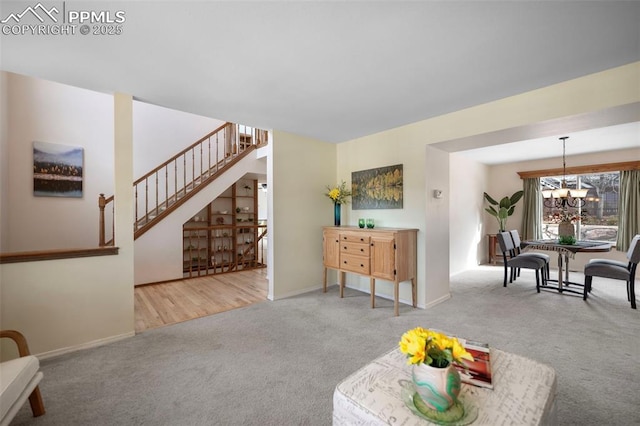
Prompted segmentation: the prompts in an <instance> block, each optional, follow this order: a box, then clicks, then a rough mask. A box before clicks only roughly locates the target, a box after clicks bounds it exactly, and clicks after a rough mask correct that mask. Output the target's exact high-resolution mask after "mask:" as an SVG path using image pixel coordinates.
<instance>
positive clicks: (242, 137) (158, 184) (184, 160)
mask: <svg viewBox="0 0 640 426" xmlns="http://www.w3.org/2000/svg"><path fill="white" fill-rule="evenodd" d="M243 129H244V130H243ZM268 139H269V133H268V131H267V130H262V129H256V128H250V127H249V126H242V125H239V124H234V123H230V122H226V123H224V124H223V125H221V126H219V127H218V128H217V129H215V130H213V131H212V132H209V133H208V134H206V135H205V136H203V137H202V138H200V139H199V140H197V141H196V142H194V143H193V144H191V145H190V146H188V147H187V148H185V149H183V150H182V151H180V152H179V153H177V154H175V155H174V156H172V157H171V158H169V159H168V160H166V161H165V162H163V163H162V164H160V165H159V166H157V167H156V168H154V169H153V170H151V171H149V172H148V173H146V174H145V175H143V176H141V177H140V178H138V179H137V180H136V181H135V182H134V183H133V186H134V203H135V204H134V215H135V218H134V220H135V223H134V239H137V238H139V237H140V236H141V235H143V234H144V233H145V232H146V231H147V230H148V229H150V228H151V227H153V225H155V224H156V223H158V222H159V221H160V220H161V219H162V218H163V217H165V216H167V215H168V214H169V213H170V212H172V211H174V210H175V209H176V208H177V207H178V206H180V205H182V204H184V202H185V201H186V200H188V199H189V198H191V197H193V196H194V195H195V194H196V193H198V192H199V191H200V190H201V189H202V188H203V187H204V186H206V185H207V184H209V183H211V182H212V181H213V180H214V179H215V178H216V177H217V176H219V174H220V173H221V171H222V170H223V169H228V168H229V167H230V166H232V165H234V164H235V163H237V162H238V161H239V160H240V159H241V158H243V157H244V156H246V155H247V154H248V153H249V152H250V151H252V150H253V149H255V148H257V147H261V146H264V145H266V144H267V143H268ZM221 144H222V145H221ZM212 149H214V150H215V155H212V153H211V150H212ZM205 163H206V164H205ZM198 167H199V169H198ZM141 186H142V188H140V187H141ZM150 197H154V199H150ZM110 202H113V196H110V197H107V198H105V197H104V194H100V198H99V200H98V206H99V208H100V226H99V228H100V229H99V232H100V235H99V243H100V246H108V245H113V244H115V242H114V241H113V239H112V240H107V238H106V237H105V233H106V226H107V225H106V223H105V222H106V220H105V213H104V208H105V207H106V205H107V204H108V203H110ZM140 210H144V211H140ZM112 227H113V223H112Z"/></svg>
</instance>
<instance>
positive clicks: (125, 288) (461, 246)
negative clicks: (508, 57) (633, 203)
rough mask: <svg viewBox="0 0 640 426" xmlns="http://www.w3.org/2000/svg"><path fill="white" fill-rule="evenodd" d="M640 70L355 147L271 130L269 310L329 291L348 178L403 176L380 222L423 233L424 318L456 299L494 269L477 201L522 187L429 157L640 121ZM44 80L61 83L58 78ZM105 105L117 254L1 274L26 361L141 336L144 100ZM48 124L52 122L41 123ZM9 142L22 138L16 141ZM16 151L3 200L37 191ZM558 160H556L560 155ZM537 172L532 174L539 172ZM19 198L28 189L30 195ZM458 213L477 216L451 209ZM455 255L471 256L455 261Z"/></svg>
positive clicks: (362, 139) (458, 114)
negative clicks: (326, 265) (489, 137)
mask: <svg viewBox="0 0 640 426" xmlns="http://www.w3.org/2000/svg"><path fill="white" fill-rule="evenodd" d="M4 41H5V40H3V43H4ZM3 48H4V47H3ZM3 55H4V53H3ZM3 69H4V67H3ZM639 70H640V63H638V62H630V63H628V64H626V65H622V66H615V67H610V68H608V69H606V70H604V71H599V72H595V73H588V74H587V75H584V76H580V77H577V78H570V79H566V80H563V81H561V82H558V83H556V84H552V85H548V86H545V87H540V88H538V89H535V90H528V91H525V92H521V93H520V94H516V95H512V96H500V97H498V99H496V100H492V101H490V102H486V103H483V104H481V105H476V106H469V107H467V108H460V109H458V110H455V112H448V113H443V114H441V115H438V116H436V117H433V118H428V119H424V120H423V119H417V120H411V119H408V121H409V122H410V124H405V125H401V126H397V127H395V128H390V129H389V130H384V131H380V132H377V133H375V134H370V135H365V136H358V137H354V138H350V139H348V140H346V141H344V142H342V143H339V144H334V143H331V142H327V141H324V140H321V139H318V138H314V137H311V136H300V135H298V134H296V133H295V132H293V131H289V130H284V129H286V128H284V129H283V128H282V127H275V128H274V129H273V143H272V144H271V145H270V147H269V148H268V154H267V156H266V158H267V176H268V186H269V188H273V191H270V193H269V200H268V202H269V205H270V206H276V208H273V209H270V211H269V218H268V221H269V226H270V229H273V232H274V234H273V238H272V239H271V241H270V244H271V246H270V250H269V252H270V256H272V258H271V259H270V261H269V265H270V268H269V269H270V270H269V281H270V286H271V288H270V299H271V300H273V301H276V300H283V299H285V298H289V297H294V296H297V295H301V294H304V293H306V292H309V291H314V290H317V289H319V288H320V286H321V280H322V253H321V241H320V238H321V237H320V235H321V233H320V232H321V231H320V230H321V227H322V226H324V225H328V224H330V223H331V221H332V216H331V214H332V212H331V206H330V204H329V203H328V202H327V200H326V198H325V197H324V196H323V195H322V192H323V190H324V188H325V186H326V185H330V184H334V183H336V182H339V181H340V180H345V181H349V180H350V177H351V173H352V172H353V171H357V170H363V169H368V168H372V167H378V166H384V165H390V164H403V165H404V171H405V176H404V188H405V205H404V208H403V209H402V210H401V211H378V212H376V217H375V219H376V223H377V224H379V226H396V227H412V228H418V229H419V230H420V232H419V237H418V258H419V259H420V262H419V270H418V276H419V279H418V300H419V307H420V308H421V310H422V309H424V310H425V311H428V310H429V308H432V307H435V306H437V305H438V304H440V302H443V301H445V300H447V299H448V298H449V297H450V291H451V289H450V284H449V283H450V276H452V275H455V274H457V273H459V272H462V271H464V270H465V269H466V268H468V267H475V266H476V265H477V264H478V263H482V262H483V261H484V259H486V241H485V240H484V237H485V235H486V234H487V233H488V232H491V231H492V230H494V229H491V226H492V222H491V221H490V218H488V217H486V214H485V213H484V212H483V208H482V207H481V206H482V193H483V192H484V191H487V192H490V193H496V194H502V193H505V194H507V193H509V194H510V193H513V192H514V191H515V190H517V189H520V188H521V182H520V180H519V178H518V177H517V175H514V174H513V173H512V172H513V170H507V167H506V166H505V168H500V167H497V168H488V167H486V166H483V165H481V164H478V163H475V162H473V161H470V160H468V159H466V158H462V157H460V156H458V155H456V154H450V153H449V152H447V151H446V150H443V149H438V148H435V147H433V146H432V145H435V144H439V143H447V142H449V141H453V140H464V139H465V138H472V137H474V136H478V135H480V136H481V135H486V134H492V133H493V132H498V131H501V130H504V129H531V128H535V127H536V126H540V128H544V126H545V124H547V123H549V122H556V121H557V120H558V121H562V120H565V119H566V120H567V121H568V122H570V121H571V119H574V118H576V117H581V116H585V115H590V114H592V116H593V117H594V121H595V118H597V117H598V116H599V113H606V112H608V111H612V110H616V109H617V108H622V107H625V106H629V105H631V106H633V105H636V108H637V104H638V102H640V94H639V93H638V89H637V88H638V85H637V81H638V80H637V76H638V73H639V72H640V71H639ZM27 71H28V70H25V71H24V74H25V75H30V74H34V75H35V74H38V73H36V72H33V73H29V72H27ZM50 80H52V81H55V79H54V78H53V77H51V78H50ZM2 81H3V84H2V97H1V98H2V99H3V100H7V99H8V97H7V96H5V94H6V93H7V90H8V87H7V79H6V76H4V75H3V80H2ZM110 90H114V89H113V88H111V89H110ZM104 96H108V97H112V99H113V104H114V107H113V111H114V113H113V120H112V121H110V122H109V120H107V123H106V124H105V126H111V127H112V128H113V129H114V130H113V137H111V138H108V137H107V138H106V140H103V141H102V142H101V143H100V147H101V148H100V149H101V150H103V151H104V152H114V154H113V170H115V171H116V172H114V181H115V184H114V189H115V194H116V197H117V199H120V200H123V201H122V202H121V203H120V204H118V205H117V206H116V223H118V224H119V226H117V232H118V235H117V238H116V239H117V241H118V247H119V254H118V255H117V256H104V257H95V258H84V259H65V260H57V261H44V262H29V263H26V264H7V265H2V306H1V308H2V314H1V315H2V317H1V320H2V328H16V329H20V330H22V331H24V332H25V333H26V334H28V335H29V337H30V344H31V345H32V350H33V351H34V352H35V353H37V354H44V355H47V356H49V357H54V356H56V355H60V354H63V353H65V352H69V351H75V350H78V349H82V348H85V347H90V346H96V345H99V344H104V343H110V342H114V341H116V340H120V339H125V338H127V337H131V336H132V335H133V333H132V330H133V296H132V292H133V290H132V289H133V284H134V282H135V279H134V276H135V252H134V242H133V238H132V232H133V231H132V226H131V224H132V218H131V211H132V207H133V206H132V201H131V202H130V201H127V200H131V199H132V194H131V182H132V181H133V180H134V179H135V178H136V177H137V176H136V175H135V174H134V171H133V166H132V164H133V155H134V154H133V152H134V149H135V143H134V140H133V136H132V135H133V132H134V129H133V125H132V116H133V113H132V109H133V107H132V105H133V100H134V97H137V96H139V95H138V94H137V93H131V94H122V93H116V94H115V95H113V96H112V95H104ZM5 102H6V101H5ZM3 111H5V112H4V113H3V114H2V117H1V120H2V128H3V129H9V128H10V127H11V126H9V124H11V123H14V120H15V119H16V117H15V115H14V114H16V113H17V112H15V111H13V110H12V108H11V105H7V104H3ZM40 112H41V113H46V110H45V111H44V112H43V111H40ZM323 121H324V120H323ZM327 121H330V120H327ZM259 124H260V123H256V125H259ZM14 125H15V124H14ZM12 129H13V131H17V132H19V131H20V129H19V128H18V129H17V130H16V129H15V128H12ZM577 130H578V129H576V128H572V129H571V131H577ZM66 135H67V134H66V133H64V134H63V135H62V136H60V137H53V136H52V135H46V136H43V137H46V138H48V139H50V138H51V137H53V138H54V139H55V140H57V141H59V142H60V143H69V142H71V141H70V140H69V138H68V137H66ZM32 141H33V139H32V137H31V136H30V137H23V138H22V139H21V140H20V141H19V143H21V144H27V145H29V144H31V143H32ZM9 143H12V144H13V143H15V141H14V140H11V141H9V140H7V138H6V134H5V133H4V131H3V142H2V148H3V155H2V162H3V163H2V185H3V188H2V191H3V192H2V193H3V195H4V194H7V193H9V186H10V185H11V188H12V190H13V185H16V181H17V182H20V181H22V182H29V180H30V179H31V175H30V169H29V168H28V167H25V164H24V161H23V164H22V165H21V166H20V167H22V168H19V169H18V170H19V172H17V173H16V174H13V173H12V170H15V168H16V167H17V165H16V164H14V163H12V162H11V159H12V158H9V157H7V156H5V155H4V153H5V152H6V151H5V150H6V149H8V147H7V145H8V144H9ZM27 149H30V145H29V146H28V147H27ZM552 158H555V159H557V158H558V153H554V154H553V155H552ZM631 159H636V160H637V159H639V157H638V153H637V150H626V151H620V152H609V153H606V154H603V153H598V154H592V155H585V156H579V157H575V158H573V159H572V164H575V165H578V164H591V163H594V162H595V163H603V162H616V161H628V160H631ZM549 162H553V163H554V164H556V163H557V160H553V159H552V160H547V161H545V162H544V163H545V164H548V163H549ZM541 164H542V163H538V164H535V165H534V164H530V165H527V167H529V166H531V167H532V168H544V166H541ZM503 172H504V173H507V174H508V176H509V177H505V175H504V174H503ZM24 185H26V186H27V187H28V184H24ZM438 188H440V189H444V190H445V198H444V199H443V200H436V199H433V198H432V197H431V196H430V194H431V193H432V190H433V189H438ZM461 205H462V206H469V207H468V208H465V209H459V208H455V207H456V206H461ZM2 209H3V210H2V230H3V232H2V234H3V237H4V231H5V230H7V229H10V228H12V226H13V220H16V218H17V215H20V214H23V213H24V212H13V213H11V214H8V212H9V211H10V210H8V209H9V206H8V203H6V202H5V200H4V198H3V202H2ZM345 213H346V215H345V222H346V223H349V224H355V223H356V221H357V219H358V213H357V212H352V211H350V210H349V209H348V208H347V209H346V210H345ZM33 214H39V215H40V216H36V217H34V220H39V221H41V222H43V223H51V217H54V214H55V215H56V216H55V217H58V218H60V217H62V216H63V215H64V210H62V211H59V210H58V211H56V210H55V209H53V210H51V209H46V210H44V211H40V212H34V213H33ZM519 220H520V219H519V217H518V213H516V215H515V216H514V217H513V218H512V222H510V223H511V224H513V225H514V226H517V225H518V223H519ZM3 247H4V245H3ZM3 251H4V250H3ZM450 253H466V254H467V255H466V256H464V257H462V258H461V257H460V256H455V258H454V257H452V256H451V255H450ZM149 267H152V266H151V265H149ZM334 280H335V278H334ZM348 284H349V286H351V287H352V288H354V289H366V288H367V284H366V281H363V280H359V279H357V278H350V281H349V283H348ZM379 291H380V294H381V295H382V296H387V297H391V287H385V286H383V285H381V286H380V289H379ZM401 299H402V300H403V301H407V300H410V295H409V292H408V289H405V288H402V289H401ZM404 306H405V307H406V305H404ZM407 308H408V307H407ZM425 308H426V309H425ZM404 312H405V311H402V312H401V317H402V315H403V313H404ZM62 330H64V332H62Z"/></svg>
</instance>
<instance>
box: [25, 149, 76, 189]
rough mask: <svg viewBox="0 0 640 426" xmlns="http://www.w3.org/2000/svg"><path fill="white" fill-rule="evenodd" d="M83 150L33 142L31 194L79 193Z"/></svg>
mask: <svg viewBox="0 0 640 426" xmlns="http://www.w3.org/2000/svg"><path fill="white" fill-rule="evenodd" d="M83 163H84V150H83V149H82V148H80V147H77V146H68V145H59V144H53V143H47V142H34V143H33V195H35V196H37V197H74V198H80V197H82V176H83V175H82V172H83Z"/></svg>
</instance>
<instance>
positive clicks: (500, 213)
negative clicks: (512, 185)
mask: <svg viewBox="0 0 640 426" xmlns="http://www.w3.org/2000/svg"><path fill="white" fill-rule="evenodd" d="M523 195H524V191H517V192H515V193H514V194H513V195H512V196H511V197H504V198H503V199H501V200H500V201H499V202H498V201H496V200H494V199H493V198H491V196H490V195H489V194H487V193H486V192H485V193H484V199H485V200H487V201H488V202H489V204H491V205H490V206H489V207H488V208H486V209H485V211H486V212H487V213H489V214H490V215H491V216H493V217H495V218H496V220H497V221H498V227H499V228H500V232H504V231H506V230H507V218H508V217H509V216H511V215H512V214H513V211H514V210H515V208H516V203H517V202H518V201H520V198H522V196H523ZM494 206H496V207H494Z"/></svg>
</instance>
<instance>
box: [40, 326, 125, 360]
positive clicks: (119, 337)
mask: <svg viewBox="0 0 640 426" xmlns="http://www.w3.org/2000/svg"><path fill="white" fill-rule="evenodd" d="M135 335H136V333H135V331H131V332H129V333H124V334H118V335H116V336H110V337H105V338H104V339H98V340H93V341H91V342H86V343H81V344H79V345H75V346H68V347H66V348H61V349H55V350H53V351H48V352H42V353H39V354H35V355H36V356H37V357H38V359H40V360H44V359H48V358H54V357H57V356H60V355H64V354H68V353H71V352H76V351H80V350H83V349H89V348H95V347H97V346H102V345H106V344H108V343H113V342H117V341H118V340H123V339H127V338H129V337H133V336H135Z"/></svg>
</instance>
